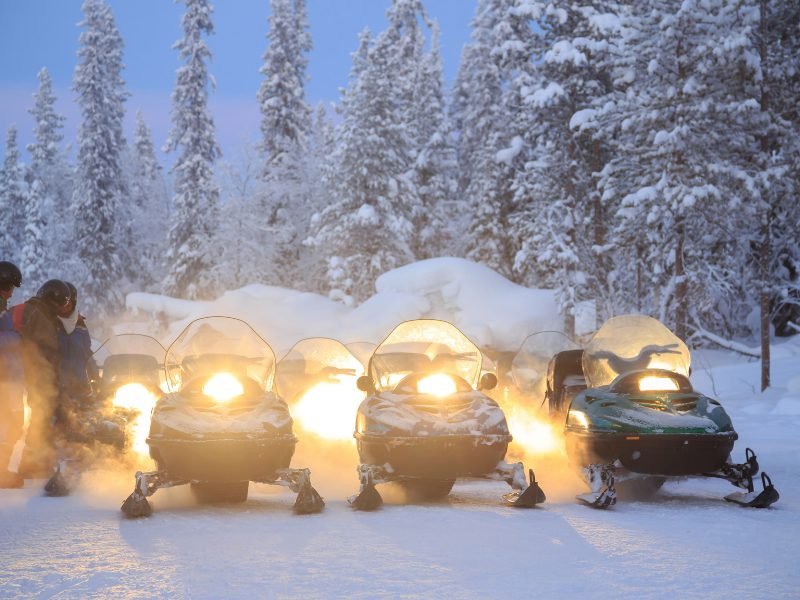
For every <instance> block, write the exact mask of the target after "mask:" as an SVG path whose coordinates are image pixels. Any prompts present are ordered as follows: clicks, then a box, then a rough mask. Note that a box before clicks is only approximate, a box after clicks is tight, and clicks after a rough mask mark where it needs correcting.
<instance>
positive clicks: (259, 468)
mask: <svg viewBox="0 0 800 600" xmlns="http://www.w3.org/2000/svg"><path fill="white" fill-rule="evenodd" d="M147 443H148V445H149V446H150V456H151V457H152V458H153V459H154V460H155V461H156V464H157V465H158V469H159V471H165V472H167V473H169V474H170V476H171V477H173V478H175V479H185V480H200V481H245V480H248V481H262V480H269V479H274V478H275V473H276V471H278V470H279V469H286V468H288V467H289V463H290V462H291V460H292V455H293V454H294V449H295V445H296V444H297V438H296V437H295V436H294V435H284V436H279V437H269V438H266V437H264V438H259V439H238V438H234V439H205V440H202V439H201V440H185V439H153V438H149V439H148V440H147Z"/></svg>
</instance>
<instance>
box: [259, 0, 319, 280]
mask: <svg viewBox="0 0 800 600" xmlns="http://www.w3.org/2000/svg"><path fill="white" fill-rule="evenodd" d="M267 39H268V40H269V46H268V47H267V50H266V52H265V53H264V57H263V59H264V64H263V66H262V67H261V73H262V75H263V76H264V80H263V81H262V83H261V88H260V89H259V91H258V103H259V106H260V108H261V134H262V142H261V148H262V150H263V153H264V165H263V168H262V173H261V178H262V180H263V182H264V184H265V185H264V186H261V196H260V198H259V201H258V202H257V203H256V204H255V205H254V207H255V208H256V210H257V214H256V215H254V216H253V218H257V219H263V220H264V221H265V223H264V225H265V227H264V232H265V236H264V237H263V243H262V249H263V250H264V252H263V256H262V257H261V259H260V260H259V262H260V263H261V265H262V270H263V272H262V273H261V279H266V280H267V281H268V282H270V283H274V284H277V285H282V286H285V287H297V280H298V278H299V277H300V273H299V269H298V266H299V265H298V262H299V260H300V251H301V245H300V240H301V239H302V238H303V237H305V234H306V227H305V223H307V222H308V220H309V218H310V215H311V212H312V211H311V210H310V207H309V201H310V198H309V195H310V190H309V182H308V180H307V178H306V177H305V175H306V173H305V170H306V161H307V159H308V155H307V149H308V144H307V136H308V132H309V129H310V128H311V108H310V107H309V105H308V104H307V103H306V100H305V82H306V67H307V65H308V59H307V54H308V52H309V51H310V50H311V37H310V35H309V33H308V20H307V16H306V6H305V0H271V11H270V18H269V32H268V33H267Z"/></svg>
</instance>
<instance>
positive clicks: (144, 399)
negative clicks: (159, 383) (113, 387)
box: [111, 383, 153, 410]
mask: <svg viewBox="0 0 800 600" xmlns="http://www.w3.org/2000/svg"><path fill="white" fill-rule="evenodd" d="M152 396H153V394H152V393H150V390H148V389H147V388H146V387H145V386H143V385H142V384H141V383H126V384H125V385H121V386H119V387H118V388H117V391H116V392H114V399H113V400H112V401H111V403H112V404H113V405H114V406H115V407H116V408H126V409H134V408H135V409H137V410H138V409H141V408H142V405H143V404H150V405H151V406H152V402H149V400H150V399H151V398H152Z"/></svg>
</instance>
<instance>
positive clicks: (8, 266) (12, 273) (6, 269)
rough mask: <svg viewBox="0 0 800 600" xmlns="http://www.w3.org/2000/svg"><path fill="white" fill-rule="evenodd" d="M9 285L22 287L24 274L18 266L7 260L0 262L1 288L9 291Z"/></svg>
mask: <svg viewBox="0 0 800 600" xmlns="http://www.w3.org/2000/svg"><path fill="white" fill-rule="evenodd" d="M9 285H13V286H14V287H19V286H21V285H22V273H21V272H20V270H19V269H18V268H17V265H15V264H14V263H10V262H8V261H7V260H3V261H0V286H2V287H5V288H6V289H8V286H9Z"/></svg>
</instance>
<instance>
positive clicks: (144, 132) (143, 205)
mask: <svg viewBox="0 0 800 600" xmlns="http://www.w3.org/2000/svg"><path fill="white" fill-rule="evenodd" d="M131 163H132V164H131V166H130V186H129V188H130V189H129V196H130V199H129V202H128V203H127V206H126V208H127V213H128V218H127V219H126V223H127V224H128V227H127V236H128V238H129V240H130V252H129V254H128V258H127V260H126V264H127V265H128V270H129V272H130V274H131V279H132V283H133V284H134V285H135V287H136V288H137V289H153V288H154V285H155V284H156V283H160V282H161V280H162V279H163V264H162V259H163V256H164V251H165V250H166V240H167V233H168V227H169V225H168V224H169V205H168V203H169V200H168V196H167V188H166V183H165V182H164V173H163V168H162V167H161V165H160V164H159V163H158V159H157V158H156V154H155V148H154V147H153V141H152V136H151V134H150V129H149V128H148V127H147V124H146V123H145V121H144V118H143V117H142V114H141V112H137V113H136V125H135V129H134V134H133V147H132V149H131ZM154 291H155V290H154Z"/></svg>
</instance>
